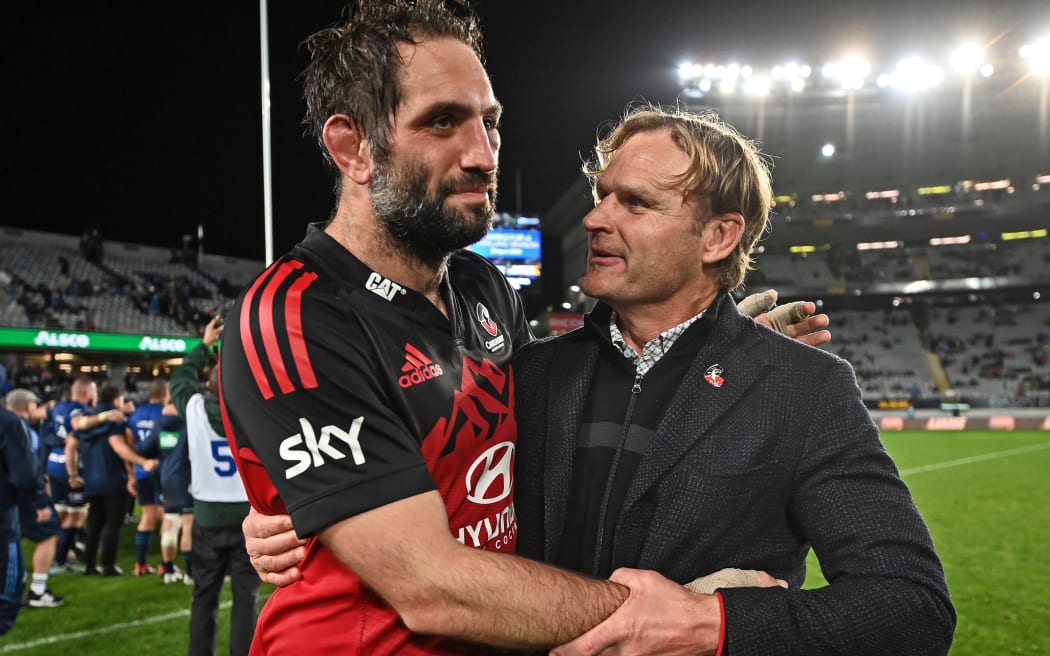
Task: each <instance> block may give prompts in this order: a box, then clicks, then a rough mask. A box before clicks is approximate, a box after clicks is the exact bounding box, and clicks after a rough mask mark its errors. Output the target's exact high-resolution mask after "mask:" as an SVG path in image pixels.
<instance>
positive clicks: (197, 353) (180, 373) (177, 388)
mask: <svg viewBox="0 0 1050 656" xmlns="http://www.w3.org/2000/svg"><path fill="white" fill-rule="evenodd" d="M210 357H211V349H210V347H209V346H208V345H207V344H203V343H201V344H198V345H197V346H196V347H195V348H193V349H192V350H191V351H190V352H189V353H187V354H186V357H185V358H183V360H182V364H180V365H179V366H178V367H176V368H175V371H173V372H172V373H171V380H170V381H169V390H170V393H171V402H172V403H173V404H174V405H175V408H176V409H177V410H178V411H179V415H181V416H183V417H185V416H186V405H187V404H188V403H189V402H190V397H192V396H193V395H194V394H197V393H198V392H200V391H201V384H200V380H199V376H200V373H201V371H203V370H204V366H205V365H206V364H207V363H208V360H209V358H210Z"/></svg>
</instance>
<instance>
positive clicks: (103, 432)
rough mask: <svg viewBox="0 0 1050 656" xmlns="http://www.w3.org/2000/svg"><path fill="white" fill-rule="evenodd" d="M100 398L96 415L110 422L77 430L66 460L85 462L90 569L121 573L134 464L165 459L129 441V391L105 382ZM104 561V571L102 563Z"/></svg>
mask: <svg viewBox="0 0 1050 656" xmlns="http://www.w3.org/2000/svg"><path fill="white" fill-rule="evenodd" d="M98 398H99V403H98V406H97V407H96V408H95V409H94V414H95V416H96V417H104V418H105V419H107V420H108V421H106V420H100V421H99V422H98V423H97V424H96V425H95V426H94V427H93V428H87V429H82V430H77V431H76V432H74V433H73V436H72V438H71V439H67V440H66V465H67V467H68V466H69V461H70V460H73V461H74V462H83V472H84V479H83V480H84V497H85V499H86V500H87V502H88V518H87V535H86V537H85V540H84V574H88V575H91V574H99V573H101V575H102V576H120V575H121V574H123V573H124V571H123V570H122V569H121V568H120V567H118V566H117V547H118V546H119V542H120V529H121V528H122V527H123V526H124V514H125V511H126V509H127V505H128V496H129V495H128V479H129V470H130V469H131V466H132V465H141V466H142V467H143V468H145V469H146V470H147V471H153V470H155V469H156V468H157V466H158V464H159V462H158V461H157V460H155V459H150V458H145V457H143V456H141V455H139V454H137V453H135V451H134V450H133V449H132V448H131V447H130V446H129V445H128V442H127V438H126V436H125V429H126V428H127V424H126V422H125V420H124V413H123V412H122V411H121V410H120V408H122V407H123V406H124V395H123V394H122V393H121V391H120V389H119V388H118V387H117V386H116V385H112V384H106V385H103V386H102V389H100V390H99V392H98ZM113 419H116V420H115V421H113ZM71 454H75V455H72V457H71ZM133 475H134V474H132V476H133ZM100 548H101V558H100V553H99V550H100ZM100 561H101V566H102V569H101V570H99V569H98V568H97V565H98V564H100Z"/></svg>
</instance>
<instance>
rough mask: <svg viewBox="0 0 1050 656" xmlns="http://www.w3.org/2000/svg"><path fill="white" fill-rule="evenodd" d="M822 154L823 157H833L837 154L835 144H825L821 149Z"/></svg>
mask: <svg viewBox="0 0 1050 656" xmlns="http://www.w3.org/2000/svg"><path fill="white" fill-rule="evenodd" d="M820 154H821V155H823V156H824V157H831V156H833V155H834V154H835V144H833V143H826V144H824V146H823V147H821V149H820Z"/></svg>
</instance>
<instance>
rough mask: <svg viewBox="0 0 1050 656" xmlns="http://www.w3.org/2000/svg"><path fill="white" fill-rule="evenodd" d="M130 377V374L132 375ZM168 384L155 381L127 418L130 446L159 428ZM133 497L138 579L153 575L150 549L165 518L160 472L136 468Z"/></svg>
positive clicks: (163, 381) (160, 380) (164, 381)
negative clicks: (136, 512)
mask: <svg viewBox="0 0 1050 656" xmlns="http://www.w3.org/2000/svg"><path fill="white" fill-rule="evenodd" d="M129 375H130V374H129ZM168 400H169V396H168V381H166V380H164V379H163V378H154V379H153V382H151V383H150V387H149V398H148V399H147V401H146V403H143V404H142V405H140V406H139V407H138V408H136V409H135V411H134V412H133V413H131V416H129V417H128V427H127V438H128V443H129V444H137V443H140V442H144V441H145V440H146V438H148V437H149V435H150V433H151V432H152V431H153V430H154V429H156V428H157V427H158V426H160V421H161V413H162V411H163V410H164V405H165V404H166V403H167V402H168ZM131 482H132V484H133V485H134V486H135V491H134V494H135V495H136V496H137V497H138V502H139V507H140V508H141V510H142V517H141V518H140V519H139V523H138V528H137V530H136V531H135V576H144V575H146V574H152V573H153V571H154V570H153V568H152V567H150V565H149V548H150V543H151V542H152V541H153V532H154V531H156V530H157V527H158V526H159V525H160V523H161V521H162V520H163V518H164V506H163V505H162V504H161V501H160V472H159V471H152V472H150V471H146V470H145V469H144V468H143V467H141V466H139V465H135V475H134V478H133V479H132V481H131Z"/></svg>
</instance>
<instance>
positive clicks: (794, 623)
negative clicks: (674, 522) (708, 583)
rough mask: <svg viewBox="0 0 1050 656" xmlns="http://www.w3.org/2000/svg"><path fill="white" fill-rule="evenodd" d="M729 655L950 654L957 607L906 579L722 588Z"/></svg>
mask: <svg viewBox="0 0 1050 656" xmlns="http://www.w3.org/2000/svg"><path fill="white" fill-rule="evenodd" d="M721 593H722V598H723V600H724V603H725V612H726V649H725V651H724V653H723V656H734V655H737V654H747V655H748V656H752V655H753V656H763V655H768V656H809V655H815V654H854V655H857V656H863V655H867V654H870V655H872V656H877V655H882V654H915V655H919V654H922V655H923V656H936V655H938V654H947V653H948V649H949V647H950V646H951V642H952V627H953V626H954V624H955V619H954V617H955V616H954V612H952V610H951V607H950V605H948V604H946V603H945V600H944V599H943V598H941V596H940V595H938V594H936V593H935V592H933V591H931V590H929V589H926V588H924V587H922V586H917V585H915V584H914V583H912V582H910V581H907V580H904V579H892V578H883V579H858V580H849V581H840V582H837V583H835V584H832V585H831V586H828V587H825V588H820V589H816V590H761V589H753V588H733V589H727V590H722V591H721Z"/></svg>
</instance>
